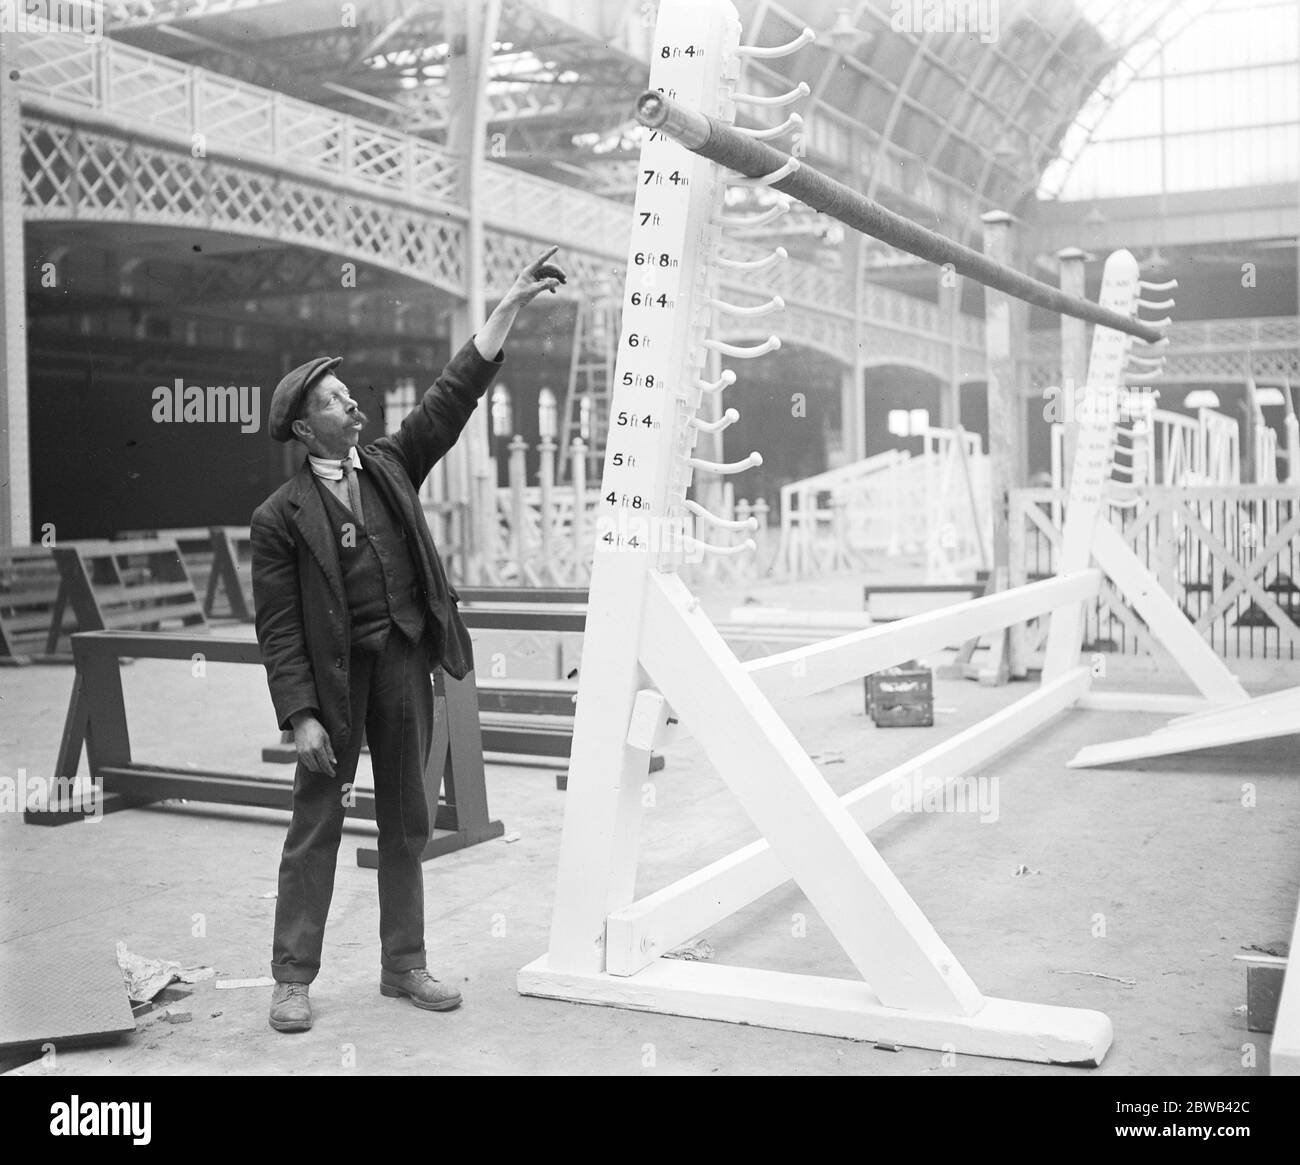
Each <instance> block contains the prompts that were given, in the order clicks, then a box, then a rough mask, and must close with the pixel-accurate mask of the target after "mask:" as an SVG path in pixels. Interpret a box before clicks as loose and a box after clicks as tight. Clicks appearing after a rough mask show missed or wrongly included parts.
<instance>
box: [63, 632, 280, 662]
mask: <svg viewBox="0 0 1300 1165" xmlns="http://www.w3.org/2000/svg"><path fill="white" fill-rule="evenodd" d="M72 641H73V649H74V651H75V650H80V651H81V652H82V653H83V654H84V655H85V656H86V657H87V658H91V657H101V656H102V657H104V658H107V659H126V658H136V657H138V658H140V659H186V660H188V659H192V658H193V657H194V656H195V655H202V656H203V658H204V659H205V660H207V661H208V662H209V663H261V662H262V651H261V648H260V647H258V645H257V640H256V639H247V638H241V637H239V636H235V635H195V634H194V633H193V632H188V631H79V632H77V634H76V635H74V636H73V637H72ZM78 645H79V647H78Z"/></svg>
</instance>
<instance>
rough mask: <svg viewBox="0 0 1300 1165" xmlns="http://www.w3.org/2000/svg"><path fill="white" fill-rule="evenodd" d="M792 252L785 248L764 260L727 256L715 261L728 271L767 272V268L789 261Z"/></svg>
mask: <svg viewBox="0 0 1300 1165" xmlns="http://www.w3.org/2000/svg"><path fill="white" fill-rule="evenodd" d="M789 257H790V252H789V251H787V250H786V249H785V248H784V247H777V249H776V250H775V251H773V252H772V253H771V254H770V255H767V256H765V257H764V258H762V259H728V258H727V256H726V255H719V256H718V257H717V259H716V260H715V261H716V262H717V264H718V266H719V267H725V268H727V270H728V271H765V270H767V268H769V267H772V266H775V265H776V264H777V263H779V262H781V260H782V259H788V258H789Z"/></svg>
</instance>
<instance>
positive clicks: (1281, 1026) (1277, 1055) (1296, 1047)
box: [1268, 909, 1300, 1076]
mask: <svg viewBox="0 0 1300 1165" xmlns="http://www.w3.org/2000/svg"><path fill="white" fill-rule="evenodd" d="M1268 1071H1269V1075H1270V1076H1300V909H1297V911H1296V917H1295V926H1293V927H1292V929H1291V950H1290V953H1289V955H1288V957H1287V969H1286V975H1285V976H1284V977H1283V979H1282V998H1281V999H1279V1000H1278V1004H1277V1018H1276V1019H1274V1021H1273V1043H1272V1046H1271V1047H1270V1048H1269V1052H1268Z"/></svg>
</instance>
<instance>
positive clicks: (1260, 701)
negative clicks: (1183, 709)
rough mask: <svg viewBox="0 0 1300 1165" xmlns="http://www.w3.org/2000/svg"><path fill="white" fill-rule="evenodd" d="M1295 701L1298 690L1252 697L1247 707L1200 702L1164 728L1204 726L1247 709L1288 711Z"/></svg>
mask: <svg viewBox="0 0 1300 1165" xmlns="http://www.w3.org/2000/svg"><path fill="white" fill-rule="evenodd" d="M1297 701H1300V688H1283V689H1282V690H1281V691H1279V692H1269V693H1267V694H1266V695H1263V696H1254V697H1252V698H1251V701H1250V703H1249V704H1248V705H1242V704H1229V705H1228V706H1226V707H1225V706H1224V705H1222V704H1214V705H1211V706H1209V707H1206V706H1205V701H1201V709H1200V710H1199V711H1198V710H1196V709H1193V710H1192V711H1191V712H1190V713H1189V714H1188V715H1184V716H1179V717H1178V718H1177V719H1176V720H1171V721H1170V722H1169V723H1168V724H1167V725H1165V727H1166V728H1173V727H1174V726H1175V725H1184V724H1204V723H1206V722H1207V721H1210V720H1223V719H1230V718H1234V717H1236V716H1238V715H1240V714H1241V713H1242V712H1243V711H1245V710H1247V709H1249V710H1250V711H1251V712H1258V711H1260V710H1261V709H1263V710H1271V709H1273V708H1278V709H1284V710H1285V709H1290V708H1291V707H1292V706H1293V705H1294V704H1295V703H1296V702H1297Z"/></svg>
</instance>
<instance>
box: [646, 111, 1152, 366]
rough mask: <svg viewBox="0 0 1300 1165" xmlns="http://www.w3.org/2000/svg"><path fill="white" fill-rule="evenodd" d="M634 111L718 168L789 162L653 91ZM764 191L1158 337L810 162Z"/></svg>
mask: <svg viewBox="0 0 1300 1165" xmlns="http://www.w3.org/2000/svg"><path fill="white" fill-rule="evenodd" d="M636 116H637V120H638V121H640V122H641V124H642V125H644V126H646V127H648V128H649V129H655V130H659V131H660V132H661V133H665V134H667V135H668V136H669V137H671V138H673V139H674V140H676V141H678V142H680V143H681V144H682V145H684V146H685V147H686V148H687V149H688V150H691V151H692V152H693V153H696V154H699V155H701V156H702V157H705V158H708V159H709V160H710V161H711V162H716V163H718V165H720V166H726V167H727V169H729V170H736V171H738V172H739V173H741V174H744V175H745V176H746V177H747V178H762V177H765V176H766V175H768V174H772V173H773V172H774V171H776V170H779V169H781V167H782V166H784V165H786V163H788V162H789V160H790V158H789V155H788V154H783V153H782V152H781V151H780V150H774V149H773V148H772V147H771V146H769V145H766V144H765V143H763V142H760V141H756V140H755V139H754V138H752V137H749V136H748V135H746V134H743V133H740V132H739V131H738V130H736V129H734V128H733V127H732V126H730V125H726V124H724V123H723V122H720V121H718V120H717V119H715V118H712V117H709V116H707V115H706V114H703V113H699V112H697V111H695V110H692V109H687V108H686V107H685V106H682V105H679V104H677V103H676V102H675V101H673V100H672V99H671V98H668V97H665V96H664V95H663V94H661V93H656V92H649V93H643V94H642V95H641V97H640V98H639V99H638V100H637V106H636ZM771 189H773V190H779V191H780V192H781V193H783V194H788V195H790V196H791V197H792V198H797V199H798V200H799V201H800V202H803V203H805V204H807V205H808V206H811V207H812V208H813V209H814V210H818V211H821V212H822V213H823V214H826V215H829V216H830V217H831V218H834V219H837V220H838V221H840V222H842V223H844V225H845V226H849V227H852V228H853V229H854V230H855V231H861V232H862V233H863V234H866V235H870V236H871V237H872V238H875V239H879V240H880V241H881V242H882V243H888V244H889V245H890V246H891V247H897V248H898V249H899V250H900V251H906V252H907V253H908V254H910V255H915V256H916V257H917V258H919V259H925V260H927V261H928V262H931V263H937V264H939V265H941V266H942V265H943V264H945V263H950V264H952V267H953V269H954V270H955V271H957V272H958V274H961V275H965V276H967V277H969V278H971V279H973V280H975V282H976V283H982V284H984V285H985V286H986V287H993V288H996V289H997V290H998V291H1005V292H1006V293H1007V294H1008V295H1012V296H1014V297H1015V298H1016V299H1021V300H1024V301H1025V302H1026V303H1031V304H1033V305H1034V306H1035V307H1041V308H1046V309H1047V310H1048V311H1054V312H1057V313H1058V314H1060V315H1067V316H1074V317H1075V318H1076V319H1081V320H1087V321H1088V322H1089V323H1094V324H1101V325H1102V326H1103V327H1107V328H1113V329H1115V330H1116V331H1118V332H1124V333H1126V334H1128V335H1130V336H1136V337H1137V338H1138V339H1140V340H1145V341H1146V342H1147V343H1148V344H1155V343H1158V342H1159V341H1160V340H1161V339H1162V338H1163V336H1164V333H1163V332H1162V331H1161V330H1160V329H1159V328H1155V327H1152V326H1151V325H1150V324H1145V323H1143V322H1142V321H1141V320H1136V319H1132V318H1130V317H1129V316H1124V315H1120V314H1119V313H1118V312H1114V311H1110V310H1109V309H1108V308H1104V307H1102V306H1101V305H1100V304H1097V303H1093V302H1092V301H1091V300H1088V299H1083V298H1081V297H1080V296H1077V295H1067V294H1066V293H1065V292H1063V291H1061V290H1060V289H1059V288H1056V287H1053V286H1051V284H1048V283H1043V282H1042V281H1040V280H1038V279H1033V278H1031V277H1030V276H1028V275H1025V274H1023V273H1022V272H1020V271H1016V270H1015V269H1013V268H1011V267H1007V266H1005V265H1003V264H1001V263H995V262H994V261H993V260H992V259H990V258H989V257H988V256H987V255H981V254H980V253H979V252H978V251H973V250H971V248H970V247H964V246H962V245H961V243H957V242H954V241H953V240H952V239H948V238H945V237H944V236H943V235H939V234H935V232H934V231H931V230H927V229H926V228H925V227H923V226H921V225H920V224H919V223H914V222H912V220H911V219H908V218H904V217H903V216H902V215H901V214H895V213H894V212H893V211H892V210H887V209H886V208H885V207H883V206H881V205H880V203H878V202H874V201H872V199H870V198H867V197H866V195H864V194H859V193H858V192H857V191H856V190H853V189H851V188H850V187H848V186H845V185H844V184H843V183H842V182H836V181H835V179H833V178H828V177H827V176H826V175H825V174H822V173H821V172H820V171H818V170H816V169H814V168H813V167H812V166H808V165H799V166H798V167H797V168H796V169H795V170H794V171H793V172H791V173H790V174H787V175H786V176H785V177H784V178H779V179H777V180H776V181H775V182H773V183H772V184H771Z"/></svg>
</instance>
